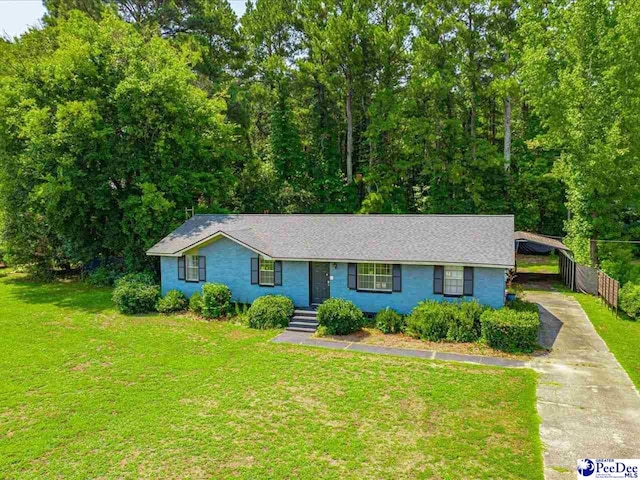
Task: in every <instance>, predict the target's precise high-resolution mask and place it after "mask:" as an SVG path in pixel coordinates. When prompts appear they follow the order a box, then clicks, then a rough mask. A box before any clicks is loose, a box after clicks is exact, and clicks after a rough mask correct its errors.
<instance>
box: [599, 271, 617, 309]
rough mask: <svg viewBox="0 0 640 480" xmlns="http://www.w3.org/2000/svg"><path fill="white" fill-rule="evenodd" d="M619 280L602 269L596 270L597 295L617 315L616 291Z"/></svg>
mask: <svg viewBox="0 0 640 480" xmlns="http://www.w3.org/2000/svg"><path fill="white" fill-rule="evenodd" d="M619 292H620V282H618V281H617V280H616V279H614V278H611V277H610V276H609V275H607V274H606V273H604V272H602V271H598V296H599V297H600V298H601V299H602V300H603V301H604V303H606V304H607V306H608V307H609V308H610V309H612V310H614V311H615V312H616V316H617V315H618V293H619Z"/></svg>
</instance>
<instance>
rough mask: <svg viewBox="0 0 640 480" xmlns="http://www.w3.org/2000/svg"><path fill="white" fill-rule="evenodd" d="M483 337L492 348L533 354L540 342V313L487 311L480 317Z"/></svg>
mask: <svg viewBox="0 0 640 480" xmlns="http://www.w3.org/2000/svg"><path fill="white" fill-rule="evenodd" d="M480 322H481V324H482V337H483V338H484V339H485V341H486V342H487V344H488V345H489V346H490V347H493V348H497V349H499V350H505V351H507V352H531V351H532V350H533V349H535V347H536V345H537V341H538V328H539V327H540V316H539V315H538V312H537V311H536V312H535V313H534V312H532V311H519V310H514V309H511V308H501V309H499V310H486V311H485V312H484V313H483V314H482V316H481V317H480Z"/></svg>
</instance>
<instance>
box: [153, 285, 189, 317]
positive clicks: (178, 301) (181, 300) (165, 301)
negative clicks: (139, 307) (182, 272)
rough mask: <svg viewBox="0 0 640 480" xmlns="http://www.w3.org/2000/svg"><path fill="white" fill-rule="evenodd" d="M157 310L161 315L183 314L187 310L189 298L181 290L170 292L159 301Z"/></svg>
mask: <svg viewBox="0 0 640 480" xmlns="http://www.w3.org/2000/svg"><path fill="white" fill-rule="evenodd" d="M156 309H157V310H158V311H159V312H160V313H171V312H182V311H183V310H186V309H187V297H185V296H184V293H182V292H181V291H180V290H169V291H168V292H167V294H166V295H165V296H164V297H162V298H161V299H160V300H158V304H157V305H156Z"/></svg>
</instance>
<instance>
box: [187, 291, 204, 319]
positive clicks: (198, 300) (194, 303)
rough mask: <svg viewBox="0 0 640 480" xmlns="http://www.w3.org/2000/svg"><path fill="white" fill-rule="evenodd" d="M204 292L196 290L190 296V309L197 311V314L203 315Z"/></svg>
mask: <svg viewBox="0 0 640 480" xmlns="http://www.w3.org/2000/svg"><path fill="white" fill-rule="evenodd" d="M202 306H203V301H202V294H201V293H200V292H196V293H194V294H193V295H191V297H189V310H190V311H192V312H193V313H195V314H196V315H202Z"/></svg>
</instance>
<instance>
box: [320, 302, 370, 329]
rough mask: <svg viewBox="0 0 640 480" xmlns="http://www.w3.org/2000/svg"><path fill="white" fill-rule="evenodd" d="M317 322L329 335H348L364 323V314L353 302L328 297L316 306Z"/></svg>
mask: <svg viewBox="0 0 640 480" xmlns="http://www.w3.org/2000/svg"><path fill="white" fill-rule="evenodd" d="M318 323H319V324H320V325H323V326H324V327H326V332H327V334H329V335H348V334H349V333H353V332H357V331H358V330H360V329H361V328H362V326H363V325H364V314H363V313H362V310H360V309H359V308H358V307H356V306H355V305H354V303H353V302H350V301H348V300H344V299H342V298H330V299H328V300H325V301H324V302H323V303H322V305H320V306H319V307H318Z"/></svg>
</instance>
